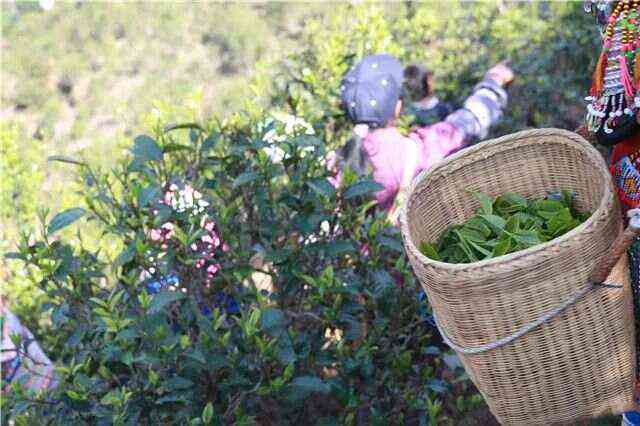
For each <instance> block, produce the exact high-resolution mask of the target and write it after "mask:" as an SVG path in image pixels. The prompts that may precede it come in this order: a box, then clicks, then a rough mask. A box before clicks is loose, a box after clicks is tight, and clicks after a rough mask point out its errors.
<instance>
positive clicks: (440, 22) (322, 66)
mask: <svg viewBox="0 0 640 426" xmlns="http://www.w3.org/2000/svg"><path fill="white" fill-rule="evenodd" d="M598 40H599V39H598V34H597V31H596V30H595V25H593V22H592V20H591V19H589V18H588V17H587V16H586V14H585V13H584V12H583V11H582V8H581V4H580V3H579V2H474V3H472V4H470V3H468V2H461V1H446V2H444V1H443V2H426V3H408V2H407V3H402V4H398V3H394V4H393V5H392V6H391V5H380V6H373V7H372V6H371V5H356V6H353V5H343V6H336V11H335V14H333V15H331V16H328V17H327V16H324V17H320V18H317V19H315V20H311V21H309V23H308V24H307V26H306V27H305V30H304V32H303V34H302V37H301V43H300V47H299V49H298V50H297V51H296V52H295V53H294V54H292V55H290V56H288V57H286V58H285V59H283V60H282V61H280V63H279V66H277V67H275V68H274V67H273V66H272V67H271V71H270V72H269V70H268V69H265V70H264V72H263V73H262V75H258V77H257V80H256V85H255V87H254V91H255V92H256V93H258V94H266V101H265V103H266V104H268V105H275V106H278V107H280V106H281V105H287V107H288V108H289V109H290V110H291V111H292V112H293V113H294V114H296V115H299V116H303V117H305V118H306V119H307V120H309V121H310V122H312V123H317V125H318V130H319V131H320V134H321V135H323V136H324V137H325V138H326V139H327V140H328V141H329V143H330V145H331V146H336V145H340V144H341V143H343V142H344V141H345V139H346V138H347V137H348V136H349V133H350V130H351V126H350V124H349V123H348V120H347V119H346V117H345V116H344V114H343V112H342V110H341V108H340V100H339V88H340V81H341V78H342V76H343V75H344V73H345V71H346V70H347V69H348V68H349V67H350V66H351V65H352V64H354V63H355V62H357V61H358V60H359V59H360V58H361V57H362V56H364V55H366V54H371V53H378V52H386V53H391V54H394V55H396V56H397V57H398V58H399V59H400V60H401V62H402V63H403V64H405V65H407V64H409V63H418V64H424V65H426V66H427V67H428V68H429V69H430V70H431V71H432V72H433V76H434V82H435V91H436V94H437V95H438V96H439V97H440V98H442V99H445V100H448V101H451V102H453V103H454V104H455V103H457V104H460V103H461V102H463V101H464V99H465V97H466V96H467V95H468V94H469V92H470V89H471V88H472V87H473V85H474V84H475V83H477V82H478V81H479V79H481V78H482V76H483V75H484V72H485V71H486V70H487V69H488V68H489V67H490V66H491V65H493V64H495V63H496V62H498V61H501V60H505V59H509V60H510V61H511V64H512V66H513V68H514V69H515V71H516V80H515V82H514V83H513V85H512V87H511V88H510V102H509V106H508V108H507V110H506V114H505V118H504V120H503V123H502V124H501V125H500V126H498V127H497V128H496V129H494V131H493V133H492V134H494V135H496V134H503V133H505V132H510V131H515V130H519V129H522V128H526V127H560V128H569V129H573V128H576V127H577V126H578V124H579V123H580V122H581V120H582V116H583V109H584V107H583V105H582V102H581V100H582V98H583V96H584V94H585V93H586V92H587V91H588V87H589V79H590V73H591V70H592V65H591V64H592V61H593V60H594V59H593V58H594V57H595V56H596V54H595V53H596V51H597V49H598V47H597V43H598Z"/></svg>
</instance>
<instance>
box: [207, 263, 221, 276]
mask: <svg viewBox="0 0 640 426" xmlns="http://www.w3.org/2000/svg"><path fill="white" fill-rule="evenodd" d="M219 269H220V268H219V267H218V265H209V267H208V268H207V272H208V273H209V274H211V275H213V274H215V273H216V272H218V270H219Z"/></svg>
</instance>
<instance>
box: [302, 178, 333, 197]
mask: <svg viewBox="0 0 640 426" xmlns="http://www.w3.org/2000/svg"><path fill="white" fill-rule="evenodd" d="M307 185H309V188H311V189H312V190H313V191H314V192H316V193H317V194H319V195H324V196H325V197H329V198H330V197H333V195H334V194H335V193H336V190H335V188H334V187H333V185H331V183H329V181H328V180H326V179H316V180H311V181H309V182H307Z"/></svg>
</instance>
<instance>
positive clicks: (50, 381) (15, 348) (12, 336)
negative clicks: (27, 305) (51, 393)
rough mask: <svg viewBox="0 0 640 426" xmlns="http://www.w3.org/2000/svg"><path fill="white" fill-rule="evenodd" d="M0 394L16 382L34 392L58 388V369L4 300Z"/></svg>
mask: <svg viewBox="0 0 640 426" xmlns="http://www.w3.org/2000/svg"><path fill="white" fill-rule="evenodd" d="M0 330H2V342H1V343H0V372H1V373H2V386H1V387H0V395H1V394H3V393H5V392H8V391H9V390H10V387H11V384H12V383H13V382H18V383H20V384H21V385H22V386H23V387H24V388H26V389H28V390H30V391H40V390H47V389H52V388H54V387H56V385H57V378H56V376H55V373H54V367H53V364H52V363H51V361H50V360H49V358H48V357H47V355H45V353H44V351H43V350H42V349H41V348H40V345H38V342H36V341H35V339H34V338H33V334H31V332H30V331H29V330H28V329H27V328H26V327H24V326H23V325H22V324H21V323H20V320H19V319H18V318H17V317H16V316H15V315H14V314H12V313H11V312H10V311H9V310H8V309H7V307H6V305H5V301H4V300H3V299H2V298H0Z"/></svg>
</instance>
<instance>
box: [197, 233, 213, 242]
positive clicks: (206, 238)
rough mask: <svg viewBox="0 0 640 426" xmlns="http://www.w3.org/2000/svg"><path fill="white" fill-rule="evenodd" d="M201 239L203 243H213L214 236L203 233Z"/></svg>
mask: <svg viewBox="0 0 640 426" xmlns="http://www.w3.org/2000/svg"><path fill="white" fill-rule="evenodd" d="M200 239H201V240H202V242H203V243H213V238H211V235H203V236H202V237H201V238H200Z"/></svg>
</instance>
